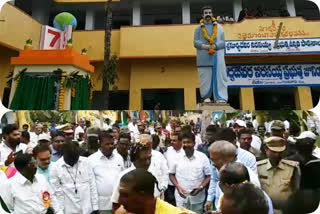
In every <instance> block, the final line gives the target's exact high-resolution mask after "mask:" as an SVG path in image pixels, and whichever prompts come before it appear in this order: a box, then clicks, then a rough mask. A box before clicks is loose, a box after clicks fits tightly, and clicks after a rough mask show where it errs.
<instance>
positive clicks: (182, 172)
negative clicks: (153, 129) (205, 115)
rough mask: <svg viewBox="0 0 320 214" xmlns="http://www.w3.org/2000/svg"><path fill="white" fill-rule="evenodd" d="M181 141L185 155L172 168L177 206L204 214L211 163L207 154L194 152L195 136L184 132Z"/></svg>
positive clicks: (171, 173)
mask: <svg viewBox="0 0 320 214" xmlns="http://www.w3.org/2000/svg"><path fill="white" fill-rule="evenodd" d="M180 139H181V141H182V145H183V150H184V151H185V155H183V157H182V158H179V159H178V160H177V161H176V162H175V163H174V164H173V166H172V167H171V168H170V180H171V182H172V183H173V184H174V185H175V186H176V191H175V199H176V204H177V206H178V207H184V208H186V209H189V210H191V211H194V212H196V213H198V214H202V213H203V204H204V201H205V198H206V191H205V188H206V187H207V186H208V185H209V183H210V178H211V174H212V172H211V167H210V162H209V159H208V157H207V156H206V155H205V154H203V153H202V152H198V151H195V150H194V146H195V136H194V134H192V133H190V132H184V133H182V134H181V137H180Z"/></svg>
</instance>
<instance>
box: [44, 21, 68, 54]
mask: <svg viewBox="0 0 320 214" xmlns="http://www.w3.org/2000/svg"><path fill="white" fill-rule="evenodd" d="M71 38H72V26H71V25H68V27H67V28H66V30H65V31H61V30H58V29H56V28H53V27H50V26H48V25H44V26H42V32H41V41H40V49H41V50H56V49H65V47H66V45H67V42H68V40H69V39H71Z"/></svg>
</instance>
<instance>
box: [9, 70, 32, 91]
mask: <svg viewBox="0 0 320 214" xmlns="http://www.w3.org/2000/svg"><path fill="white" fill-rule="evenodd" d="M26 70H27V68H24V69H22V70H21V71H19V72H18V74H17V75H16V76H13V73H14V71H11V72H10V73H9V74H8V76H7V79H8V81H7V87H8V88H11V84H12V81H16V80H19V79H20V78H21V76H22V75H23V74H24V73H25V72H26Z"/></svg>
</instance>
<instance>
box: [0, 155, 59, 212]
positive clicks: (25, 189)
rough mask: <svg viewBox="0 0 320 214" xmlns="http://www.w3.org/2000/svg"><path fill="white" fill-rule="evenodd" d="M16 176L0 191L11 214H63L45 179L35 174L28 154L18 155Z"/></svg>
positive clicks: (32, 162) (33, 161)
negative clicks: (51, 213) (50, 211)
mask: <svg viewBox="0 0 320 214" xmlns="http://www.w3.org/2000/svg"><path fill="white" fill-rule="evenodd" d="M14 164H15V166H16V168H17V170H18V172H17V173H16V175H15V176H14V177H12V178H11V179H8V180H7V182H6V183H5V184H4V186H3V187H2V188H1V189H0V194H1V197H2V198H3V201H4V203H5V204H6V205H7V207H8V208H9V210H10V212H11V213H12V214H30V213H36V214H46V213H47V211H48V209H51V210H52V211H53V213H57V214H63V210H62V209H61V206H60V204H58V201H57V200H56V196H55V194H54V192H53V191H52V189H51V187H50V185H49V183H48V182H47V181H46V179H45V178H44V177H43V176H42V175H40V174H36V171H37V168H36V162H35V160H34V159H33V157H32V156H31V155H29V154H21V153H20V154H18V155H17V157H16V159H15V161H14Z"/></svg>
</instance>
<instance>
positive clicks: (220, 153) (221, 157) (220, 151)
mask: <svg viewBox="0 0 320 214" xmlns="http://www.w3.org/2000/svg"><path fill="white" fill-rule="evenodd" d="M209 154H210V159H211V160H212V162H213V165H214V167H213V170H220V169H221V167H222V166H223V165H225V164H228V163H233V162H240V163H241V161H239V160H237V147H236V146H235V145H233V144H232V143H230V142H228V141H224V140H221V141H216V142H215V143H213V144H211V146H210V147H209ZM246 168H247V170H248V173H249V177H250V181H251V182H252V183H253V184H255V185H256V186H257V187H259V188H260V187H261V185H260V182H259V178H258V175H257V174H256V173H255V172H253V171H252V170H251V169H250V168H248V167H246ZM217 175H218V176H219V172H217ZM212 179H213V178H211V180H212ZM211 183H214V182H210V186H209V190H208V195H210V194H214V195H215V198H214V199H211V198H210V197H209V196H208V199H207V203H206V205H205V209H206V211H208V210H209V208H210V207H211V205H212V202H213V201H214V203H215V207H216V208H217V209H220V197H221V195H222V191H221V189H220V187H219V185H214V184H213V185H214V186H213V185H212V184H211ZM210 199H211V200H210Z"/></svg>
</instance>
